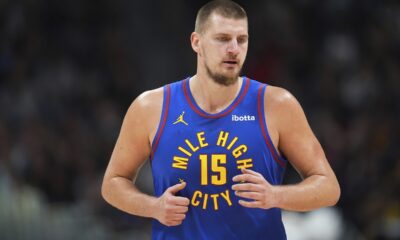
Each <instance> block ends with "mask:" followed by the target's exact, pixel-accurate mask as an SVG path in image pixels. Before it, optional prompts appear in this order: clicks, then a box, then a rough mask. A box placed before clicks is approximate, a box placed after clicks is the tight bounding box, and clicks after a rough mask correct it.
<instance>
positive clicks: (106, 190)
mask: <svg viewBox="0 0 400 240" xmlns="http://www.w3.org/2000/svg"><path fill="white" fill-rule="evenodd" d="M108 185H109V184H108V180H107V179H106V178H104V179H103V183H102V184H101V196H102V197H103V199H104V200H105V201H106V202H108V203H110V198H109V196H110V194H109V192H110V191H109V189H110V188H109V186H108Z"/></svg>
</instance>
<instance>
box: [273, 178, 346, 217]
mask: <svg viewBox="0 0 400 240" xmlns="http://www.w3.org/2000/svg"><path fill="white" fill-rule="evenodd" d="M274 188H275V189H274V191H275V201H276V207H278V208H281V209H284V210H289V211H310V210H313V209H317V208H321V207H327V206H333V205H335V204H336V203H337V201H338V200H339V196H340V188H339V185H338V183H337V181H336V179H330V178H328V177H326V176H322V175H313V176H310V177H308V178H306V179H304V180H303V181H302V182H300V183H298V184H294V185H282V186H275V187H274Z"/></svg>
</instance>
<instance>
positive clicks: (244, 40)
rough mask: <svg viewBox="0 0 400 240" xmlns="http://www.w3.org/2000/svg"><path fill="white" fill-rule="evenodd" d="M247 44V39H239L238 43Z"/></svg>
mask: <svg viewBox="0 0 400 240" xmlns="http://www.w3.org/2000/svg"><path fill="white" fill-rule="evenodd" d="M245 42H247V38H239V39H238V43H245Z"/></svg>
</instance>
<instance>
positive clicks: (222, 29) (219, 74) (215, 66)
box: [197, 13, 248, 86]
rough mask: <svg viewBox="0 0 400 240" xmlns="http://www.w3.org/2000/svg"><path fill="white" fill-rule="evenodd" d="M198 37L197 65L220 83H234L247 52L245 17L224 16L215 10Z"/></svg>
mask: <svg viewBox="0 0 400 240" xmlns="http://www.w3.org/2000/svg"><path fill="white" fill-rule="evenodd" d="M198 37H199V45H198V51H197V52H198V56H199V58H198V60H199V61H200V67H204V68H205V70H206V72H207V74H208V75H209V77H211V78H212V79H214V81H216V82H217V83H219V84H222V85H226V86H228V85H230V84H233V83H235V82H236V81H237V79H238V77H239V74H240V70H241V68H242V66H243V63H244V60H245V58H246V54H247V48H248V31H247V19H245V18H244V19H231V18H225V17H222V16H220V15H218V14H215V13H214V14H212V15H211V16H210V18H209V19H208V22H207V23H206V26H205V29H204V31H203V33H200V34H199V36H198Z"/></svg>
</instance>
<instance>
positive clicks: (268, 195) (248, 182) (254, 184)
mask: <svg viewBox="0 0 400 240" xmlns="http://www.w3.org/2000/svg"><path fill="white" fill-rule="evenodd" d="M233 181H234V182H239V183H238V184H234V185H233V186H232V190H234V191H235V195H236V196H239V197H243V198H247V199H251V200H252V201H245V200H239V204H240V205H242V206H244V207H248V208H263V209H269V208H273V207H276V196H275V195H276V194H275V191H274V186H272V185H271V184H270V183H269V182H267V180H265V178H264V177H263V176H262V175H261V174H260V173H258V172H254V171H252V170H249V169H245V168H242V174H240V175H236V176H235V177H233Z"/></svg>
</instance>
